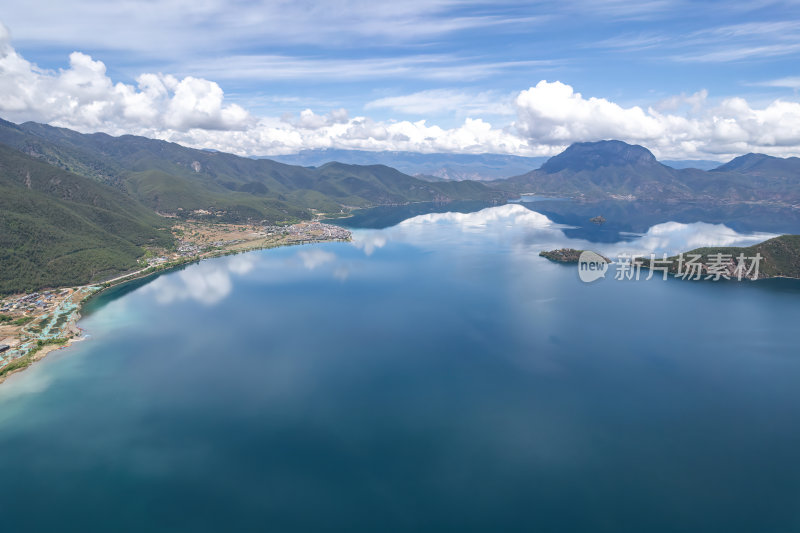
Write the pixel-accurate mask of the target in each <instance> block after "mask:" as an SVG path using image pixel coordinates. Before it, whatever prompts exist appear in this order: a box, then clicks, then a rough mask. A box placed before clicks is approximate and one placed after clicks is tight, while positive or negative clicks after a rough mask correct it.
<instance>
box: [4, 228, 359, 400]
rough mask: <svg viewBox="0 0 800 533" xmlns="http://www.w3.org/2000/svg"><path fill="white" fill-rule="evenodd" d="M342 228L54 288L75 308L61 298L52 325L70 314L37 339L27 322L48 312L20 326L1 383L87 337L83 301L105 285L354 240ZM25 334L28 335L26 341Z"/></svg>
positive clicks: (255, 243) (256, 242) (255, 242)
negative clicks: (245, 256)
mask: <svg viewBox="0 0 800 533" xmlns="http://www.w3.org/2000/svg"><path fill="white" fill-rule="evenodd" d="M339 229H341V230H342V231H344V232H346V233H347V238H332V237H321V238H316V237H315V238H301V239H294V240H288V241H280V242H270V243H267V242H266V239H255V240H253V241H251V242H250V243H240V242H235V243H233V244H229V245H226V246H225V247H223V248H221V249H214V250H210V251H205V252H200V253H198V254H196V255H191V256H186V257H180V258H178V259H175V260H172V261H167V262H163V263H159V264H154V265H151V266H148V267H146V268H143V269H141V270H137V271H134V272H130V273H127V274H123V275H121V276H117V277H115V278H112V279H110V280H106V281H104V282H102V283H97V284H90V285H81V286H77V287H69V288H61V289H55V290H62V291H64V290H69V291H71V295H70V297H71V298H72V304H73V305H74V308H72V309H70V310H68V311H67V312H66V313H60V314H59V313H58V312H57V311H58V309H59V308H60V307H61V306H63V305H64V304H65V303H67V302H69V301H70V299H67V300H65V301H63V302H61V303H60V304H59V306H57V308H56V311H54V315H53V318H52V319H51V323H50V324H49V326H52V325H53V323H55V322H57V321H58V320H59V319H58V318H57V317H59V316H63V315H65V314H66V315H67V318H66V319H64V320H63V322H62V324H61V325H60V326H59V327H55V328H53V329H55V331H52V330H51V328H50V327H48V328H47V334H46V335H45V336H44V337H40V338H38V339H35V340H34V339H30V338H27V336H29V335H36V333H34V332H32V331H31V330H30V329H28V326H29V325H30V324H33V323H35V322H37V321H40V323H41V321H43V317H47V315H42V316H39V317H36V318H32V319H31V320H30V321H29V322H28V323H26V324H25V325H23V326H22V327H21V328H20V330H19V332H18V339H17V341H18V344H17V345H15V349H14V350H9V351H8V352H6V353H7V354H8V353H13V352H16V351H18V350H24V353H21V354H20V355H17V356H16V357H14V358H11V359H9V360H8V362H5V364H4V365H3V366H0V385H2V384H3V383H4V382H5V381H6V380H7V379H8V378H9V377H11V376H13V375H15V374H19V373H21V372H23V371H24V370H26V369H28V368H30V367H31V366H32V365H33V364H34V363H36V362H38V361H41V360H42V359H44V358H45V357H46V356H47V355H48V354H50V353H51V352H54V351H57V350H61V349H63V348H67V347H69V346H72V345H73V344H74V343H77V342H81V341H84V340H86V339H87V338H88V337H87V335H86V334H85V333H84V331H83V329H82V328H80V327H79V326H78V325H77V324H78V322H79V321H80V320H81V318H82V314H81V311H83V308H84V305H85V304H86V302H87V301H89V300H90V299H91V298H93V297H95V296H97V295H99V294H101V293H102V292H103V291H105V290H106V289H110V288H112V287H118V286H120V285H124V284H126V283H129V282H132V281H138V280H142V279H146V278H148V277H150V276H154V275H161V274H164V273H168V272H170V271H172V270H177V269H179V268H182V267H185V266H188V265H190V264H193V263H200V262H201V261H204V260H206V259H217V258H220V257H226V256H229V255H237V254H240V253H249V252H255V251H259V250H270V249H273V248H282V247H287V246H301V245H306V244H321V243H327V242H350V241H351V240H352V234H351V233H350V231H349V230H344V229H343V228H339ZM242 244H244V245H242ZM76 294H78V295H80V298H79V299H78V300H77V301H74V298H75V295H76ZM23 296H24V295H23ZM23 338H24V339H25V341H24V342H23ZM17 346H18V348H17Z"/></svg>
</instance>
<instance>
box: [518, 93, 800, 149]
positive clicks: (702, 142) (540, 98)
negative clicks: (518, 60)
mask: <svg viewBox="0 0 800 533" xmlns="http://www.w3.org/2000/svg"><path fill="white" fill-rule="evenodd" d="M516 104H517V116H518V119H517V122H516V128H517V130H518V131H519V133H520V134H521V135H523V136H525V137H526V138H527V139H529V140H531V141H535V142H537V143H543V144H551V145H556V144H559V145H568V144H570V143H572V142H577V141H590V140H598V139H620V140H624V141H628V142H632V143H640V144H643V145H645V146H646V147H648V148H650V149H651V150H653V151H654V152H655V153H656V155H658V156H660V157H665V158H690V159H691V158H702V157H708V156H732V155H740V154H743V153H747V152H766V153H772V154H775V155H792V154H796V153H799V152H800V103H799V102H790V101H785V100H775V101H774V102H772V103H770V104H768V105H767V106H766V107H764V108H761V109H759V108H754V107H752V106H751V105H750V104H749V103H748V102H747V101H746V100H745V99H743V98H727V99H724V100H722V101H720V102H718V103H710V102H709V101H708V98H707V93H706V92H705V91H700V92H698V93H695V94H693V95H690V96H685V95H682V96H678V97H674V98H672V99H668V100H667V101H662V102H660V103H659V104H658V105H655V106H653V107H649V108H647V109H643V108H641V107H639V106H632V107H623V106H620V105H619V104H616V103H614V102H611V101H609V100H606V99H604V98H594V97H590V98H585V97H583V95H581V94H580V93H576V92H575V91H574V90H573V89H572V87H570V86H569V85H565V84H563V83H560V82H553V83H549V82H546V81H541V82H539V83H538V84H537V85H536V86H535V87H532V88H530V89H528V90H526V91H522V92H521V93H520V95H519V97H518V98H517V101H516ZM681 108H684V112H683V113H681V114H678V113H674V112H671V113H665V112H664V111H666V110H671V111H676V110H678V109H681ZM659 109H660V110H661V111H659Z"/></svg>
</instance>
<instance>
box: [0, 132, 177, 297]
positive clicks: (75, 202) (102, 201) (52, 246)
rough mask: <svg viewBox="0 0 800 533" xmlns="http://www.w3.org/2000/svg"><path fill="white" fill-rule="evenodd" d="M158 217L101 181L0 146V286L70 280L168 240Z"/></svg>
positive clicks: (92, 276) (118, 266)
mask: <svg viewBox="0 0 800 533" xmlns="http://www.w3.org/2000/svg"><path fill="white" fill-rule="evenodd" d="M165 226H166V224H165V221H164V219H162V218H161V217H159V216H158V215H156V214H155V213H153V212H152V211H151V210H150V209H147V208H146V207H144V206H142V205H141V204H139V203H138V202H136V201H135V200H133V199H132V198H130V197H128V196H126V195H124V194H121V193H120V192H119V191H118V190H115V189H114V188H112V187H109V186H107V185H103V184H99V183H96V182H95V181H93V180H91V179H89V178H85V177H82V176H78V175H76V174H72V173H69V172H65V171H63V170H61V169H58V168H56V167H53V166H51V165H48V164H46V163H42V162H40V161H37V160H36V159H34V158H32V157H30V156H27V155H24V154H21V153H19V152H17V151H16V150H12V149H10V148H8V147H6V146H2V145H0V293H9V292H16V291H30V290H36V289H39V288H42V287H47V286H59V285H74V284H78V283H88V282H91V281H98V280H101V279H103V278H107V277H109V276H110V275H113V274H115V273H118V272H123V271H126V270H130V269H132V268H134V267H135V266H136V260H137V258H139V257H140V256H141V255H142V254H143V252H144V250H143V249H142V246H144V245H158V246H168V245H169V244H170V243H171V242H172V236H171V234H170V232H169V231H167V230H166V229H165Z"/></svg>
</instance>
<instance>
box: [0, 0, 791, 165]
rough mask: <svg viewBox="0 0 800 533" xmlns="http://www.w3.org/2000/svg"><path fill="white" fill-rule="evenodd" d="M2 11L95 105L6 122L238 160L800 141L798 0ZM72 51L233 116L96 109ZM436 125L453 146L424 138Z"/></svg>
mask: <svg viewBox="0 0 800 533" xmlns="http://www.w3.org/2000/svg"><path fill="white" fill-rule="evenodd" d="M0 21H2V23H3V24H4V26H5V27H6V28H7V30H8V32H10V37H8V38H7V39H6V40H7V42H8V45H7V48H8V50H11V52H8V51H7V52H6V56H7V57H6V59H7V58H8V54H9V53H13V54H15V55H16V56H17V57H18V58H19V59H20V60H24V61H26V62H27V63H29V65H30V69H29V70H31V71H32V72H34V74H37V75H38V76H40V78H37V79H38V80H39V81H40V82H42V83H43V84H44V85H47V83H50V82H49V81H48V80H47V79H42V78H41V77H42V76H44V77H48V76H49V77H50V78H51V80H50V81H51V82H53V83H54V84H55V85H57V86H59V87H61V88H62V89H63V90H64V91H66V93H68V96H69V97H68V98H67V97H65V98H64V99H63V100H64V102H67V104H63V103H62V105H70V104H68V102H70V101H72V102H73V104H74V101H75V99H77V100H78V101H80V105H83V106H84V110H83V111H84V112H83V113H82V116H75V115H74V111H69V112H68V111H65V110H63V109H57V108H56V107H55V105H54V106H51V107H50V108H47V109H43V108H42V106H37V104H36V103H30V102H29V103H25V104H19V105H16V106H11V105H8V104H7V105H6V107H5V108H3V107H0V114H2V116H5V117H6V118H9V119H11V120H23V119H28V118H30V119H34V120H43V121H47V122H51V123H56V124H60V125H66V126H70V127H76V128H78V129H81V130H91V129H92V128H95V129H102V130H106V131H110V132H112V133H119V132H125V131H130V132H133V133H142V134H149V135H153V136H159V137H162V138H170V139H172V140H177V141H179V142H185V143H186V144H192V145H198V146H209V147H219V148H222V149H231V150H233V151H238V152H240V153H252V152H258V153H269V152H270V151H272V152H287V151H293V150H295V149H300V148H313V147H324V146H328V145H330V146H336V147H345V148H346V147H353V148H366V149H393V148H396V149H416V150H419V151H469V152H476V151H495V152H498V151H499V152H507V153H520V154H521V155H545V154H547V153H552V152H555V151H557V150H559V149H561V148H563V146H565V145H567V144H569V142H573V141H576V140H596V138H598V137H603V136H606V135H614V134H618V135H615V136H617V137H619V138H623V140H629V141H631V142H640V143H642V144H645V145H649V147H651V148H653V149H654V151H656V152H657V153H659V152H660V153H663V155H667V156H673V157H688V158H724V157H727V156H729V155H737V154H738V153H739V152H741V151H743V150H747V151H764V152H769V153H775V154H776V155H795V154H797V153H800V150H798V146H800V119H798V122H797V123H795V122H794V120H795V119H796V118H797V117H798V116H800V110H798V109H795V108H794V107H791V106H789V107H787V106H786V105H784V104H787V103H790V104H791V103H794V104H797V102H798V101H799V100H800V99H799V98H798V90H800V68H798V65H800V60H799V59H800V2H768V1H751V2H684V1H673V0H653V1H649V0H641V1H636V2H635V1H628V0H613V1H608V2H602V1H598V2H593V1H584V0H571V1H561V2H551V1H542V2H510V3H485V2H474V1H468V2H459V1H441V0H430V1H418V0H407V1H404V2H401V3H398V2H380V1H362V0H352V1H351V0H348V1H340V0H335V1H330V2H314V1H310V2H309V1H305V2H280V1H278V2H276V1H256V2H230V1H229V2H222V1H219V0H200V1H194V2H193V1H187V0H166V1H160V2H149V1H123V2H115V3H110V2H100V1H84V2H81V1H78V2H71V3H69V4H67V3H62V2H50V1H43V0H26V1H24V2H23V1H17V0H7V1H6V2H4V9H3V12H2V14H0ZM73 52H80V53H81V54H83V55H85V56H86V57H91V59H92V60H93V61H95V62H101V63H102V65H103V66H104V69H105V70H104V72H103V76H104V77H105V78H106V79H108V80H109V82H110V87H112V89H113V86H114V84H117V83H122V84H125V85H127V86H129V87H132V88H133V89H134V92H136V91H140V92H143V89H141V87H140V82H141V79H140V77H141V76H142V74H145V73H151V74H154V75H160V76H171V77H172V78H174V80H177V81H178V82H180V81H182V80H186V79H187V78H190V79H193V80H194V79H200V80H206V81H208V82H209V83H213V84H216V85H217V86H218V88H220V89H221V90H222V91H223V92H224V97H223V99H222V100H221V101H220V102H219V109H217V110H216V111H215V110H212V111H208V109H206V110H205V111H204V110H203V109H202V106H200V107H197V106H196V105H195V106H194V107H192V106H193V105H194V104H192V103H191V102H189V101H188V100H185V99H183V100H180V101H178V100H179V98H178V97H179V96H180V95H178V94H177V93H176V92H175V91H176V90H178V89H176V87H177V85H176V83H175V82H172V81H170V82H168V83H166V82H165V85H164V86H165V87H166V89H165V90H166V91H167V93H168V94H166V96H164V98H167V100H165V101H161V100H154V101H153V102H151V105H152V106H153V109H154V110H155V111H154V112H156V114H158V115H159V116H161V115H164V114H166V113H168V112H172V113H173V114H172V116H173V118H174V120H171V121H166V122H164V123H163V124H156V123H154V124H152V125H148V124H145V123H143V122H142V121H141V120H140V121H139V122H136V121H132V119H131V118H130V115H131V114H134V115H135V114H136V113H139V111H138V110H137V111H136V112H135V113H131V112H128V110H127V109H128V108H125V106H127V105H129V104H128V103H120V101H119V96H118V95H116V96H113V95H112V96H108V98H107V100H108V99H111V100H113V103H112V104H108V105H105V104H104V105H105V111H104V112H103V113H104V115H103V116H102V117H98V116H96V115H91V113H93V112H94V111H93V110H92V109H93V108H92V107H91V106H92V105H94V106H95V108H97V107H98V105H99V104H98V103H97V101H98V100H97V98H99V99H100V100H102V98H106V97H104V96H100V97H98V96H97V95H96V94H94V95H93V96H92V95H89V96H87V94H89V93H91V92H92V91H91V90H89V91H88V92H87V93H86V94H84V95H80V94H77V93H76V91H78V90H80V87H81V84H83V86H84V87H92V86H97V85H102V84H103V83H105V82H102V83H101V82H100V81H97V80H94V81H92V80H89V79H88V78H86V79H84V78H83V77H81V76H79V75H77V74H76V75H74V76H72V78H75V80H73V81H75V84H73V86H70V88H64V86H65V83H66V81H65V80H64V79H61V80H59V81H58V83H56V82H55V81H53V79H54V78H58V77H59V76H61V78H63V77H64V76H63V73H64V72H65V71H68V70H76V67H75V66H74V65H73V66H70V59H69V56H70V54H71V53H73ZM79 62H80V61H79ZM87 64H88V63H87ZM17 67H18V65H16V66H8V65H6V67H5V70H0V83H3V82H4V83H5V85H4V87H3V88H4V89H5V88H7V87H9V86H12V85H13V84H15V83H16V85H17V86H16V90H17V91H18V92H20V94H22V92H23V89H24V84H25V83H30V79H29V78H26V77H25V76H27V75H28V74H29V73H27V72H26V73H24V74H25V75H22V74H20V72H19V71H18V70H15V69H17ZM0 68H2V67H0ZM92 69H94V70H95V71H96V70H97V69H96V68H94V67H91V68H89V70H92ZM3 78H5V80H3ZM78 78H80V80H79V81H80V83H79V82H78ZM172 78H170V79H172ZM542 80H546V82H547V83H555V82H560V84H563V85H564V86H568V87H569V88H570V89H571V90H572V96H570V95H569V94H568V93H567V92H564V91H561V92H559V91H554V90H547V91H545V90H541V91H537V92H535V93H534V94H529V95H528V101H527V103H526V104H525V105H522V104H520V97H521V94H522V92H523V91H526V90H530V89H531V88H534V87H537V84H539V83H540V82H542ZM37 83H38V82H37ZM76 84H77V85H76ZM106 85H108V83H106ZM48 87H49V90H50V91H51V92H52V90H53V89H52V86H48ZM209 87H210V86H206V87H205V88H204V87H201V86H200V85H199V84H194V87H193V88H192V90H191V91H188V89H187V91H188V92H187V91H183V92H182V94H183V95H184V96H185V94H189V93H191V94H192V95H195V96H196V95H199V94H200V93H198V92H197V91H201V92H202V91H204V90H209V91H212V92H213V91H215V90H216V89H214V88H213V87H212V88H209ZM95 89H96V90H100V89H98V87H95ZM95 92H96V91H95ZM556 93H558V94H556ZM575 93H580V98H577V99H576V98H575V97H574V94H575ZM150 96H152V94H151V95H150ZM150 96H148V98H149V97H150ZM25 97H27V96H24V95H23V96H21V97H20V98H21V99H23V100H24V98H25ZM92 98H95V100H92ZM153 98H154V97H153ZM180 98H183V96H180ZM546 98H552V100H546ZM198 99H202V98H201V97H198V98H194V100H198ZM212 99H213V98H212ZM740 99H743V100H744V102H745V104H744V105H741V102H740V101H739V100H740ZM128 100H130V98H129V99H128ZM103 101H104V102H105V100H103ZM109 101H110V100H109ZM598 101H600V102H599V103H598ZM93 102H94V103H93ZM187 102H188V103H187ZM604 102H605V103H608V104H609V105H605V104H604ZM776 102H778V104H779V105H777V106H776V105H775V103H776ZM107 103H108V102H106V104H107ZM195 103H196V102H195ZM211 105H212V107H213V104H211ZM232 105H235V106H236V107H237V108H241V110H242V111H241V112H239V110H238V109H236V108H233V107H231V106H232ZM0 106H2V104H0ZM226 106H228V108H229V109H228V112H227V115H225V116H226V117H227V118H221V117H222V116H223V115H222V114H224V113H226V112H225V109H226ZM564 106H569V109H563V108H564ZM614 106H616V107H614ZM168 107H169V108H170V110H171V111H170V110H168V109H167V108H168ZM111 108H115V109H116V111H111V110H110V109H111ZM178 108H180V109H179V110H178V111H176V109H178ZM552 109H557V110H561V111H563V112H561V111H559V112H557V113H555V114H552V113H551V112H550V110H552ZM636 109H639V110H641V111H642V113H643V115H642V114H638V113H637V112H636V111H635V110H636ZM306 110H310V111H306ZM304 111H305V118H304V117H303V116H301V115H300V113H301V112H304ZM114 112H116V113H117V114H118V116H116V117H115V115H114ZM179 112H180V113H184V115H180V117H179V116H178V114H176V113H179ZM192 112H200V113H204V112H205V113H206V115H207V116H206V117H205V118H203V119H200V118H192V117H188V115H187V114H189V113H192ZM70 113H73V114H70ZM214 113H216V115H215V114H214ZM310 113H311V114H310ZM88 115H91V116H89V118H87V116H88ZM665 115H667V116H668V117H667V118H664V116H665ZM137 116H138V115H137ZM141 116H143V117H152V116H155V115H152V114H150V115H149V114H147V113H144V114H142V115H141ZM187 117H188V118H187ZM209 117H211V118H209ZM214 117H216V118H214ZM753 117H756V118H753ZM356 119H361V120H362V121H361V122H360V123H358V124H354V123H353V121H354V120H356ZM468 119H469V120H472V121H473V122H471V123H470V124H469V126H468V127H467V126H465V121H466V120H468ZM677 119H681V120H682V121H683V126H682V127H680V128H679V127H677V126H676V125H675V124H676V122H677ZM142 120H144V119H142ZM420 120H425V125H426V128H430V127H433V126H435V127H437V128H439V129H440V130H442V131H443V132H449V133H440V132H439V131H438V130H436V131H434V130H429V129H425V130H424V132H422V133H420V134H419V139H417V137H416V136H415V135H416V134H417V131H416V130H413V128H410V127H408V128H406V127H404V128H405V129H403V128H400V127H395V129H394V130H392V126H391V125H392V124H396V123H403V122H408V123H416V122H418V121H420ZM601 120H605V125H606V126H607V127H604V126H603V125H601V124H599V121H601ZM474 121H480V123H476V122H474ZM559 121H563V122H564V124H560V123H559ZM593 121H597V122H598V124H597V125H595V126H585V125H586V124H587V123H592V122H593ZM753 121H755V122H757V123H758V124H754V123H753ZM770 121H771V122H770ZM156 122H157V121H156ZM256 124H260V128H261V129H260V130H258V129H257V128H258V126H257V125H256ZM281 124H283V125H281ZM334 124H339V125H340V126H341V125H344V124H349V127H350V129H349V130H347V131H345V130H344V129H343V127H339V126H334ZM483 124H491V130H490V131H489V130H486V128H485V126H484V125H483ZM771 125H772V126H773V129H770V126H771ZM356 126H358V128H356ZM331 128H333V129H335V130H336V131H333V130H331ZM337 128H338V129H337ZM375 128H377V129H375ZM381 128H382V129H383V130H382V131H383V133H381V132H380V131H378V130H381ZM387 128H389V130H392V131H389V130H387ZM720 128H723V129H722V130H720ZM731 128H733V129H735V130H736V131H733V129H731ZM737 128H738V129H737ZM787 128H788V129H787ZM276 129H277V130H281V131H282V132H283V133H282V135H284V138H283V139H282V138H280V136H278V134H277V133H276V131H277V130H276ZM321 129H325V131H324V132H321V131H319V130H321ZM189 130H203V131H205V132H206V133H207V134H203V132H202V131H194V132H190V131H189ZM367 130H369V131H367ZM400 130H402V132H401V131H400ZM412 130H413V131H412ZM479 130H480V131H479ZM248 131H249V132H250V134H249V136H247V139H243V138H244V137H245V136H246V135H245V133H246V132H248ZM387 131H389V133H386V132H387ZM225 132H228V134H227V135H225ZM233 132H238V133H237V134H234V133H233ZM268 132H269V133H268ZM370 132H374V133H375V134H374V135H373V137H371V138H370V137H369V135H370ZM459 132H461V136H460V137H459V135H460V134H459ZM440 135H441V138H442V139H445V137H447V139H446V140H442V141H441V142H438V143H431V144H430V146H428V145H425V143H424V139H426V138H433V137H437V136H440ZM237 136H238V138H239V141H238V142H239V144H238V145H237V144H236V142H237V141H236V140H235V139H234V137H237ZM490 137H491V138H490ZM711 137H715V138H716V139H717V140H716V141H715V142H711V141H709V140H708V139H707V138H711ZM298 138H299V140H298ZM406 138H410V139H411V140H410V141H405V140H404V139H406ZM437 138H438V137H437ZM387 139H388V140H387ZM392 139H395V140H394V141H392ZM459 139H460V141H459ZM356 140H357V141H358V142H356ZM284 141H285V142H284ZM326 143H327V144H326ZM681 143H683V147H680V146H678V145H679V144H681ZM686 143H689V144H686Z"/></svg>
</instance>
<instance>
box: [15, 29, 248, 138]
mask: <svg viewBox="0 0 800 533" xmlns="http://www.w3.org/2000/svg"><path fill="white" fill-rule="evenodd" d="M136 81H137V85H136V86H133V85H129V84H124V83H119V82H118V83H114V82H113V81H112V80H111V78H110V77H109V76H108V75H107V73H106V66H105V64H103V62H101V61H95V60H94V59H92V58H91V57H90V56H88V55H86V54H83V53H81V52H73V53H72V54H70V56H69V67H68V68H66V69H60V70H58V71H49V70H44V69H40V68H39V67H37V66H36V65H33V64H31V63H29V62H28V61H26V60H25V59H24V58H23V57H22V56H21V55H19V54H18V53H17V51H16V50H15V49H14V48H13V47H12V46H11V43H10V41H9V32H8V30H7V29H6V28H5V27H4V26H2V24H0V93H2V94H3V99H2V101H1V102H0V111H2V112H3V114H4V115H5V117H6V118H9V119H11V120H14V119H21V120H40V121H45V122H49V123H53V124H58V125H63V126H67V127H75V128H78V129H81V130H103V131H108V132H112V133H122V132H136V131H139V130H141V129H142V128H148V129H162V130H188V129H191V128H203V129H221V130H235V129H239V130H240V129H244V128H246V127H247V126H248V125H249V124H251V123H252V118H251V117H250V114H249V113H248V112H247V111H245V110H244V109H243V108H242V107H240V106H238V105H236V104H225V103H224V102H223V100H224V94H223V91H222V89H221V88H220V86H219V85H218V84H217V83H215V82H213V81H208V80H204V79H199V78H194V77H186V78H183V79H181V80H179V79H177V78H175V77H173V76H169V75H163V74H142V75H140V76H139V77H138V78H137V80H136Z"/></svg>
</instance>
